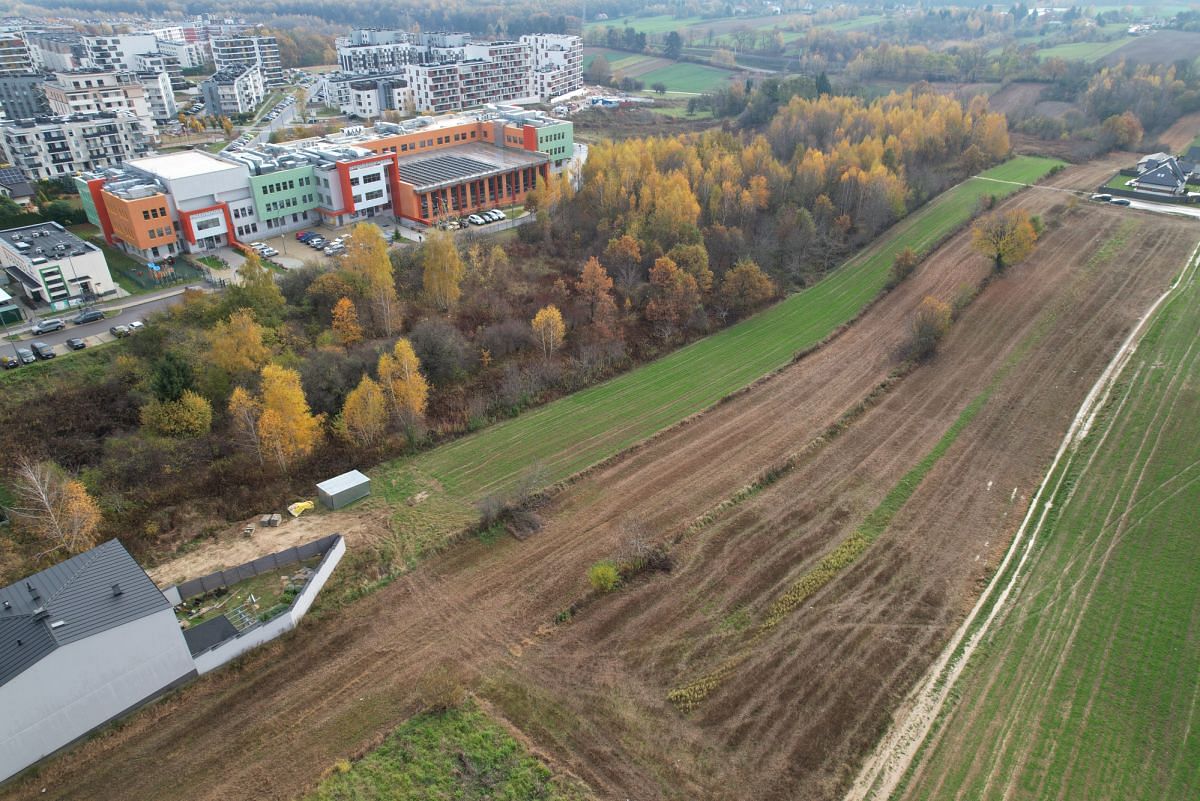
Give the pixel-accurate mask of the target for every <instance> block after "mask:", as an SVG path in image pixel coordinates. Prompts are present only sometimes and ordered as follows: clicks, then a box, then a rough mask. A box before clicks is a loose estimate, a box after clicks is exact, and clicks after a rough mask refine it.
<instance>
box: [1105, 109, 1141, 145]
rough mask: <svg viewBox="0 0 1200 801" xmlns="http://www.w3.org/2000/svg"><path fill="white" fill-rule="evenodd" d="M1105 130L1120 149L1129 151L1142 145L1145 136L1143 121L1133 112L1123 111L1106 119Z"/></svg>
mask: <svg viewBox="0 0 1200 801" xmlns="http://www.w3.org/2000/svg"><path fill="white" fill-rule="evenodd" d="M1104 130H1105V132H1106V133H1108V134H1110V135H1111V136H1112V138H1113V141H1114V142H1116V144H1117V146H1118V147H1123V148H1125V149H1127V150H1128V149H1131V148H1135V147H1137V146H1138V145H1140V144H1141V143H1142V137H1143V136H1144V135H1145V131H1143V130H1142V121H1141V120H1139V119H1138V118H1137V115H1136V114H1134V113H1133V112H1132V111H1123V112H1121V113H1120V114H1114V115H1112V116H1111V117H1109V118H1108V119H1106V120H1105V121H1104Z"/></svg>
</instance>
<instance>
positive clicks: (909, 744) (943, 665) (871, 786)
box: [844, 245, 1200, 801]
mask: <svg viewBox="0 0 1200 801" xmlns="http://www.w3.org/2000/svg"><path fill="white" fill-rule="evenodd" d="M1198 255H1200V245H1197V246H1196V247H1195V249H1193V251H1192V254H1191V256H1190V257H1189V258H1188V260H1187V262H1186V263H1185V265H1184V269H1183V270H1182V271H1181V272H1180V274H1179V276H1178V277H1176V279H1175V281H1174V282H1172V284H1171V285H1170V286H1169V287H1168V288H1167V290H1166V291H1165V292H1163V293H1162V294H1161V295H1159V297H1158V298H1157V299H1155V301H1154V302H1153V303H1152V304H1150V307H1149V308H1148V309H1147V310H1146V312H1145V313H1144V314H1143V315H1142V316H1141V317H1140V318H1138V320H1137V322H1136V323H1135V324H1134V326H1133V328H1132V330H1131V331H1130V332H1129V335H1128V336H1127V337H1126V338H1125V341H1124V342H1122V343H1121V346H1120V347H1119V348H1118V349H1117V352H1116V353H1115V354H1114V355H1113V357H1112V359H1111V360H1110V361H1109V363H1108V365H1107V366H1106V367H1105V369H1104V371H1103V372H1102V373H1101V374H1100V376H1099V377H1098V378H1097V379H1096V382H1095V383H1094V384H1093V385H1092V388H1091V390H1090V391H1089V392H1088V394H1087V396H1086V397H1085V398H1084V400H1083V403H1082V404H1081V405H1080V407H1079V410H1078V411H1077V412H1076V414H1075V416H1074V417H1073V418H1072V420H1071V425H1070V426H1069V427H1068V429H1067V432H1066V434H1065V435H1064V436H1063V439H1062V442H1061V443H1060V444H1059V447H1058V450H1057V452H1056V453H1055V455H1054V460H1053V461H1052V462H1051V464H1050V467H1049V469H1048V470H1047V471H1046V475H1045V477H1044V478H1043V479H1042V483H1041V484H1040V485H1039V486H1038V489H1037V492H1036V493H1035V494H1034V496H1033V498H1032V499H1031V500H1030V503H1029V509H1028V510H1027V511H1026V513H1025V517H1024V519H1023V520H1022V521H1021V525H1020V527H1019V528H1018V529H1017V533H1016V534H1015V535H1014V537H1013V540H1012V542H1011V543H1010V544H1009V547H1008V550H1007V551H1006V552H1005V555H1004V558H1003V560H1001V563H1000V565H999V567H998V568H997V570H996V572H995V574H994V575H993V576H992V580H991V581H990V582H989V583H988V585H987V587H986V588H985V589H984V591H983V593H982V594H981V595H980V597H979V600H978V601H976V603H975V605H974V607H972V609H971V611H970V613H969V614H968V615H967V617H966V619H965V620H964V621H963V623H962V624H961V625H960V626H959V628H958V629H957V630H956V631H955V634H954V636H953V637H952V638H951V640H950V642H949V643H948V644H947V646H946V648H945V649H943V651H942V653H941V655H940V656H939V657H938V659H937V661H935V662H934V663H933V665H931V666H930V668H929V670H928V671H926V673H925V676H924V677H923V678H922V679H921V681H920V682H919V683H918V684H917V686H916V687H915V688H914V689H913V690H912V691H911V692H910V693H909V694H908V696H907V697H906V698H905V701H904V703H903V704H902V706H903V707H904V708H905V709H906V711H905V712H904V713H903V718H902V719H900V720H898V721H897V722H896V723H894V724H893V725H892V726H891V728H889V729H888V731H887V732H886V733H885V734H884V736H883V738H882V739H881V740H880V742H879V744H878V745H877V746H876V749H875V751H874V752H873V753H872V754H871V755H870V756H869V757H868V758H867V760H866V761H865V762H864V764H863V766H862V768H861V770H860V771H859V774H858V776H857V777H856V778H855V780H854V782H853V784H852V785H851V787H850V789H849V790H848V791H847V793H846V795H845V797H844V798H845V801H870V800H871V799H886V798H891V797H892V796H893V794H894V793H895V792H896V790H898V789H899V788H900V787H901V785H902V783H903V781H904V780H905V779H906V778H907V776H908V775H909V771H910V770H911V767H912V764H913V760H914V758H915V757H916V756H917V755H918V753H919V752H920V750H921V748H922V747H923V746H924V744H925V742H926V741H927V739H928V737H929V734H930V733H931V731H932V730H933V728H934V726H935V724H936V723H937V721H938V720H939V718H940V716H941V715H942V713H943V711H944V708H945V704H946V701H947V699H948V698H949V697H950V694H951V691H952V689H953V688H954V685H955V683H956V681H957V680H958V678H959V676H960V675H961V674H962V671H963V669H964V668H965V667H966V665H967V662H968V661H969V660H970V657H971V655H972V654H973V653H974V652H975V649H976V648H977V647H978V645H979V643H980V641H981V640H982V638H983V635H984V634H986V633H987V631H988V629H989V628H990V626H991V624H992V622H993V621H994V620H995V618H996V616H997V615H998V614H999V612H1000V610H1001V609H1002V608H1003V607H1004V605H1005V601H1007V599H1008V597H1009V596H1010V595H1011V594H1012V592H1013V589H1014V588H1015V587H1016V583H1017V581H1018V579H1020V578H1021V577H1022V576H1023V575H1024V573H1023V571H1022V568H1024V566H1025V564H1026V562H1027V560H1028V558H1029V556H1030V554H1031V553H1032V551H1033V548H1034V546H1035V545H1036V543H1037V540H1038V535H1039V534H1040V532H1041V530H1042V528H1043V527H1044V524H1045V522H1046V520H1047V518H1048V517H1049V516H1050V513H1051V509H1052V508H1053V502H1052V499H1053V498H1054V497H1055V496H1056V495H1057V494H1058V492H1059V490H1060V489H1061V487H1062V484H1063V482H1064V480H1065V478H1066V476H1067V475H1068V473H1069V472H1070V471H1069V467H1070V464H1071V461H1072V460H1073V459H1074V457H1075V455H1076V453H1077V452H1078V446H1079V445H1080V444H1081V443H1082V442H1083V441H1084V439H1085V438H1086V437H1087V435H1088V434H1089V433H1090V432H1091V430H1092V426H1093V425H1094V424H1095V421H1096V418H1097V417H1098V415H1099V414H1100V412H1101V411H1102V410H1103V409H1104V408H1105V407H1106V405H1107V403H1108V400H1109V397H1110V395H1111V393H1112V390H1113V387H1115V386H1116V385H1117V383H1118V381H1117V379H1118V378H1119V377H1120V375H1121V374H1122V373H1123V371H1124V370H1125V367H1126V366H1127V365H1128V364H1129V361H1130V360H1131V359H1132V358H1133V355H1134V354H1135V353H1136V352H1137V348H1138V345H1139V344H1140V343H1141V340H1142V337H1144V336H1145V334H1146V332H1147V331H1148V330H1149V328H1150V325H1149V323H1150V322H1151V320H1152V318H1153V317H1154V315H1155V314H1156V313H1157V312H1158V310H1159V309H1160V308H1161V307H1162V306H1163V304H1164V303H1166V302H1168V301H1169V300H1170V299H1171V298H1172V297H1173V296H1175V295H1176V294H1177V293H1178V292H1179V291H1180V290H1181V288H1182V287H1184V286H1185V285H1186V284H1187V283H1188V282H1190V281H1193V280H1195V278H1196V273H1197V269H1198V265H1200V263H1198V261H1197V256H1198ZM1064 458H1065V460H1066V461H1065V462H1064ZM1052 483H1053V484H1054V490H1053V492H1052V493H1050V495H1047V494H1046V492H1047V489H1048V488H1049V487H1050V485H1051V484H1052ZM1043 499H1045V500H1043ZM1039 508H1040V514H1039ZM1035 518H1036V520H1035ZM1018 552H1019V553H1020V557H1019V559H1018V558H1017V554H1018ZM1014 560H1016V561H1015V563H1014ZM1001 585H1003V586H1001ZM997 593H998V594H997ZM985 610H986V613H987V614H986V617H983V618H982V619H980V616H981V615H982V614H983V613H984V612H985Z"/></svg>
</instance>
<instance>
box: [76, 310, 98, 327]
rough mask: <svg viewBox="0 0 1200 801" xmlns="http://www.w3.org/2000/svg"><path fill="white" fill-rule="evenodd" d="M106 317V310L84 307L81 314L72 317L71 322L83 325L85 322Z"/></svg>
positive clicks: (92, 321)
mask: <svg viewBox="0 0 1200 801" xmlns="http://www.w3.org/2000/svg"><path fill="white" fill-rule="evenodd" d="M103 319H104V312H102V311H100V310H99V309H84V310H83V311H81V312H80V313H79V314H77V315H75V317H74V318H72V320H71V322H72V323H74V324H75V325H83V324H84V323H94V322H96V321H97V320H103Z"/></svg>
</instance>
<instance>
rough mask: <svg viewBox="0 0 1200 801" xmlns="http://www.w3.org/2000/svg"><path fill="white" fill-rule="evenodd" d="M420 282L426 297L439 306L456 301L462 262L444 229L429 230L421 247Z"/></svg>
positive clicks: (460, 280)
mask: <svg viewBox="0 0 1200 801" xmlns="http://www.w3.org/2000/svg"><path fill="white" fill-rule="evenodd" d="M421 267H422V270H423V275H422V284H423V286H424V288H425V294H426V296H428V298H429V300H430V301H431V302H432V303H433V304H434V305H436V306H437V307H438V308H440V309H449V308H450V307H451V306H453V305H454V304H455V302H457V301H458V298H459V295H460V294H461V291H462V290H461V288H460V285H461V283H462V278H463V272H464V267H463V261H462V257H460V256H459V255H458V248H457V247H456V246H455V244H454V239H453V237H451V236H450V234H449V233H448V232H446V231H437V230H434V231H430V232H429V233H428V234H427V235H426V237H425V245H424V246H423V247H422V249H421Z"/></svg>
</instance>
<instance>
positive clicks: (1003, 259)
mask: <svg viewBox="0 0 1200 801" xmlns="http://www.w3.org/2000/svg"><path fill="white" fill-rule="evenodd" d="M1036 243H1037V229H1035V228H1034V226H1033V220H1032V219H1031V218H1030V216H1029V212H1027V211H1025V210H1024V209H1013V210H1012V211H1008V212H1003V213H1001V212H994V213H992V214H989V215H987V216H986V217H983V218H982V219H980V220H979V221H978V222H976V223H975V225H974V226H973V227H972V228H971V244H972V245H973V246H974V247H975V249H976V250H978V251H979V252H980V253H982V254H983V255H985V256H987V257H988V258H990V259H991V260H992V264H993V265H995V268H996V270H997V271H1000V270H1003V269H1004V268H1005V267H1008V266H1010V265H1013V264H1016V263H1017V262H1019V261H1022V260H1023V259H1025V258H1026V257H1028V256H1029V254H1030V253H1032V252H1033V246H1034V244H1036Z"/></svg>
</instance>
